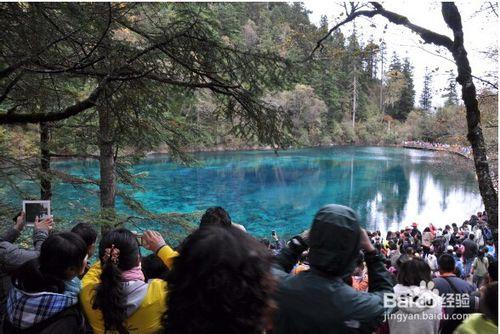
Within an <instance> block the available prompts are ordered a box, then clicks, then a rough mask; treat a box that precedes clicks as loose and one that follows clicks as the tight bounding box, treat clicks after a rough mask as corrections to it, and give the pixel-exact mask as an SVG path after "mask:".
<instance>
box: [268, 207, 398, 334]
mask: <svg viewBox="0 0 500 334" xmlns="http://www.w3.org/2000/svg"><path fill="white" fill-rule="evenodd" d="M309 234H310V235H309ZM307 248H309V264H310V266H311V269H310V270H309V271H306V272H301V273H299V274H298V275H296V276H293V275H290V274H289V273H290V271H291V269H292V268H293V266H294V264H295V263H296V262H297V260H298V258H299V256H300V254H302V252H303V251H304V250H306V249H307ZM360 250H364V256H365V263H366V266H367V269H368V277H369V287H368V291H369V292H368V293H366V292H359V291H356V290H355V289H353V288H352V287H351V286H349V285H348V284H346V283H345V282H344V279H346V278H350V275H351V273H352V272H353V270H354V267H355V266H356V260H357V259H358V256H359V252H360ZM276 261H277V264H276V267H275V269H274V272H275V275H276V276H277V277H278V278H279V279H280V284H279V289H278V292H277V294H276V299H277V303H278V311H277V313H276V316H275V317H274V323H273V324H274V333H277V334H281V333H287V334H290V333H291V334H293V333H317V334H321V333H332V331H333V330H335V332H337V333H348V332H350V331H360V330H362V329H366V330H368V331H369V330H370V329H371V328H374V326H376V325H377V321H378V319H379V317H380V316H381V315H382V314H383V312H384V311H385V308H384V303H383V295H384V293H386V292H392V284H391V277H390V274H389V273H388V272H387V270H386V269H385V267H384V259H383V258H382V256H381V255H380V254H379V253H378V252H377V251H376V249H375V247H374V246H373V245H372V243H371V241H370V238H369V237H368V235H367V233H366V231H364V230H362V229H361V228H360V226H359V222H358V217H357V215H356V214H355V213H354V211H353V210H352V209H350V208H348V207H345V206H341V205H335V204H332V205H327V206H325V207H323V208H322V209H320V210H319V211H318V212H317V213H316V215H315V217H314V220H313V224H312V227H311V230H310V233H308V232H307V231H306V232H304V233H303V234H302V235H300V236H295V237H293V238H292V239H291V240H290V241H289V242H288V244H287V246H286V247H285V248H283V250H282V251H281V252H280V254H279V255H278V256H277V259H276Z"/></svg>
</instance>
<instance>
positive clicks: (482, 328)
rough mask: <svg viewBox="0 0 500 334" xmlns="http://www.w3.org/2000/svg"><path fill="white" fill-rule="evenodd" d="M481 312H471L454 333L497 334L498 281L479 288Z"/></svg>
mask: <svg viewBox="0 0 500 334" xmlns="http://www.w3.org/2000/svg"><path fill="white" fill-rule="evenodd" d="M479 311H480V312H481V313H474V314H471V315H470V316H469V317H468V318H467V319H466V320H464V321H463V323H462V324H461V325H460V326H458V328H457V329H456V331H455V334H477V333H481V334H497V333H498V282H493V283H490V284H488V285H487V286H485V287H484V288H482V289H481V299H480V301H479Z"/></svg>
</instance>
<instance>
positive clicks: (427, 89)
mask: <svg viewBox="0 0 500 334" xmlns="http://www.w3.org/2000/svg"><path fill="white" fill-rule="evenodd" d="M431 86H432V75H431V72H430V71H429V69H428V68H427V67H426V68H425V75H424V89H423V90H422V95H420V106H421V107H422V109H424V110H430V109H431V107H432V105H431V104H432V91H431V90H432V88H431Z"/></svg>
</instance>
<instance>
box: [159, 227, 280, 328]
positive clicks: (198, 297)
mask: <svg viewBox="0 0 500 334" xmlns="http://www.w3.org/2000/svg"><path fill="white" fill-rule="evenodd" d="M271 258H272V256H271V254H269V252H268V250H267V249H266V248H265V246H264V245H262V244H261V243H259V242H258V241H257V240H256V239H254V238H253V237H252V236H250V235H248V234H246V233H244V232H242V231H241V230H239V229H238V228H235V227H226V228H221V227H207V228H200V229H198V230H196V231H195V232H194V233H193V234H191V236H190V237H189V238H188V239H187V240H186V242H185V243H184V244H183V245H182V248H181V249H180V255H179V256H178V257H177V258H175V259H174V263H173V269H172V270H171V271H170V273H169V278H168V299H167V306H168V311H167V312H166V316H165V330H164V332H165V333H168V334H212V333H218V334H262V333H264V331H265V330H266V329H269V324H270V319H271V317H272V313H273V312H272V311H273V310H274V308H275V306H274V303H273V301H272V298H271V295H272V293H273V291H274V290H275V286H276V281H275V279H274V277H273V275H272V274H271Z"/></svg>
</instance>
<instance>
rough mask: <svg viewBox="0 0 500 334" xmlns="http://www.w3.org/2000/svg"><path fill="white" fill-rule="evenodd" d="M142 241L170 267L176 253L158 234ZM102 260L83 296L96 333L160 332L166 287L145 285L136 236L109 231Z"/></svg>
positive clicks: (90, 275)
mask: <svg viewBox="0 0 500 334" xmlns="http://www.w3.org/2000/svg"><path fill="white" fill-rule="evenodd" d="M142 242H143V245H144V247H145V248H147V249H149V250H151V251H153V252H154V253H155V254H156V255H157V256H158V257H159V258H160V259H161V260H162V261H163V263H164V264H165V265H166V266H167V267H170V266H171V264H172V259H173V257H175V256H177V255H178V254H177V252H175V251H174V250H172V249H171V248H170V247H168V246H166V245H165V241H164V240H163V238H162V236H161V235H160V234H159V233H158V232H153V231H146V232H145V233H144V235H143V237H142ZM99 259H100V261H98V262H97V263H96V264H95V265H93V266H92V267H91V268H90V270H89V271H88V272H87V274H85V276H84V277H83V279H82V291H81V293H80V301H81V303H82V307H83V310H84V312H85V315H86V316H87V319H88V321H89V323H90V325H91V326H92V329H93V331H94V333H95V334H99V333H105V332H113V333H120V334H125V333H138V334H139V333H140V334H148V333H157V332H158V331H159V330H160V329H161V322H162V316H163V314H164V313H165V310H166V307H165V300H166V297H167V295H166V293H167V289H166V284H167V283H166V282H165V281H163V280H160V279H152V280H149V281H148V282H147V283H146V282H145V279H144V274H143V273H142V270H141V254H140V249H139V243H138V241H137V238H136V236H135V235H134V234H133V233H132V232H131V231H129V230H127V229H123V228H122V229H117V230H113V231H110V232H108V233H107V234H106V235H105V236H104V237H103V238H102V240H101V242H100V244H99Z"/></svg>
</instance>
